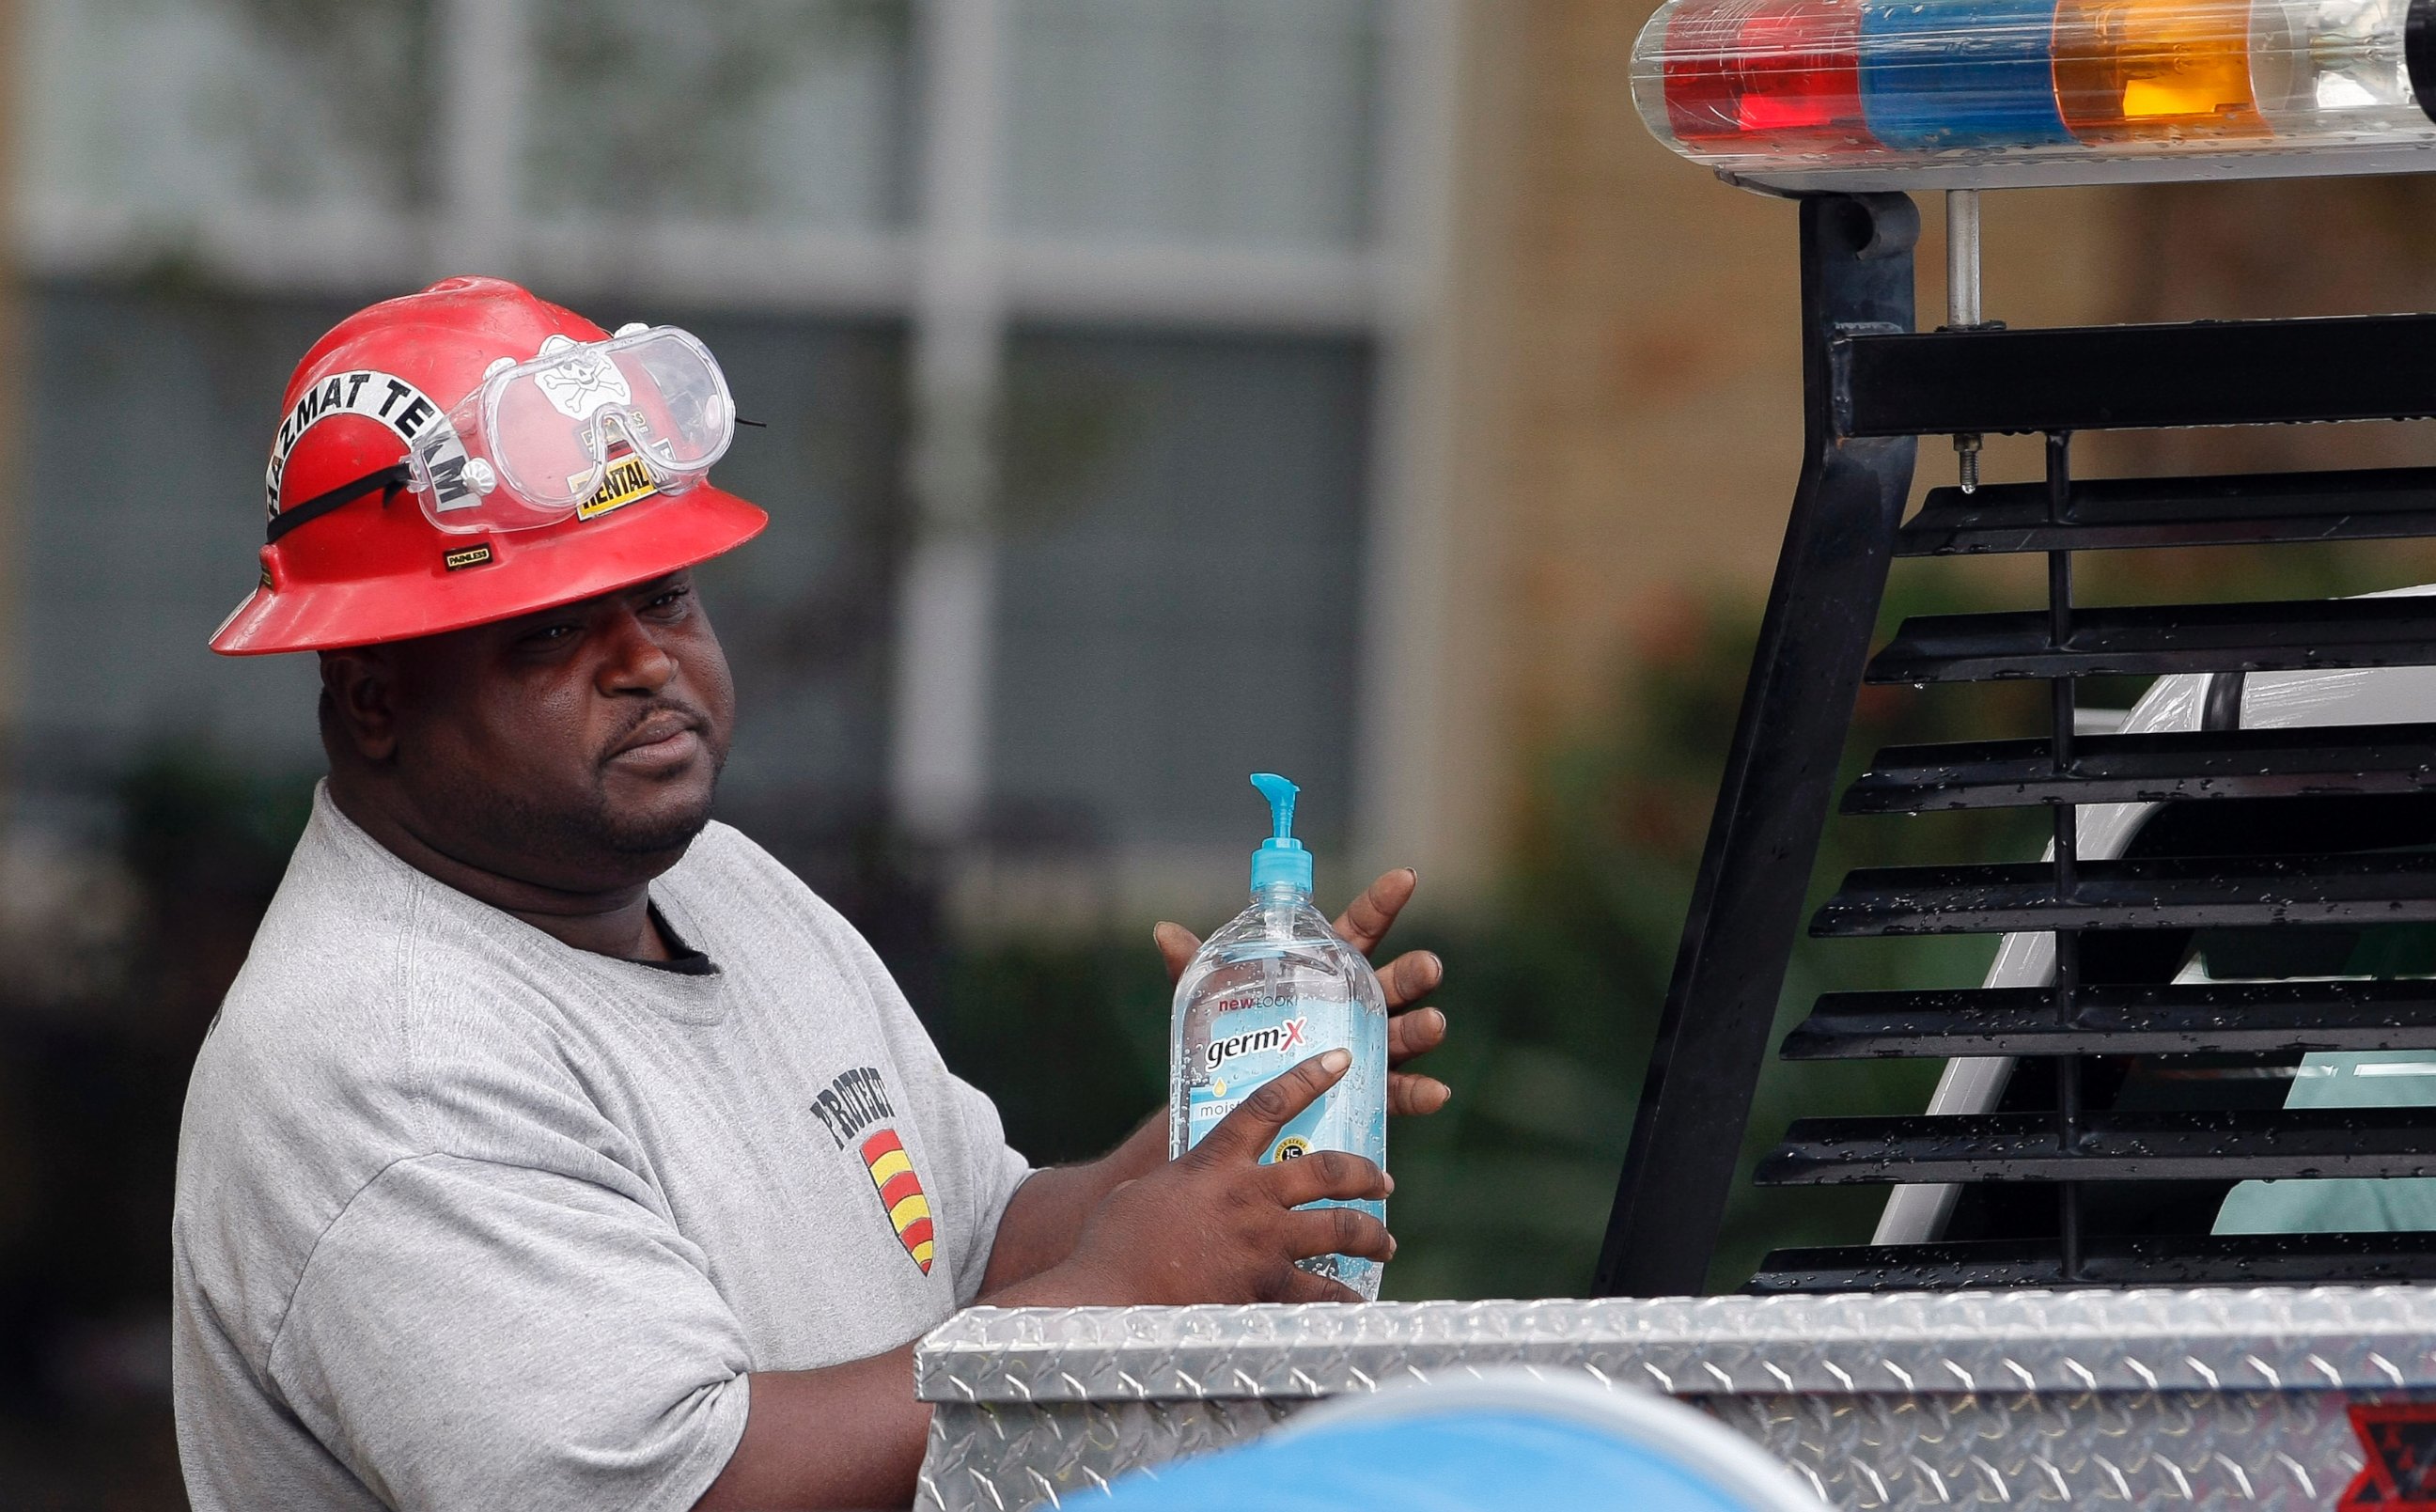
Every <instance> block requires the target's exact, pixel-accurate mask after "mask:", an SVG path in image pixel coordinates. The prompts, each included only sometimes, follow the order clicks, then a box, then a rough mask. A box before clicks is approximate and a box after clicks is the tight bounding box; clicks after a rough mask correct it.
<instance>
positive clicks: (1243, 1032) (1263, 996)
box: [1167, 773, 1387, 1300]
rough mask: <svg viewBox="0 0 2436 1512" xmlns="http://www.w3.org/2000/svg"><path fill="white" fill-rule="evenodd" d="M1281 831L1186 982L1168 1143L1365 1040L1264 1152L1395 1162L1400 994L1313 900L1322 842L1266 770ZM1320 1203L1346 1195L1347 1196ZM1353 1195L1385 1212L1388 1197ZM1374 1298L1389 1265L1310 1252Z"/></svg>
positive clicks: (1180, 994) (1267, 791)
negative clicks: (1315, 843) (1313, 841)
mask: <svg viewBox="0 0 2436 1512" xmlns="http://www.w3.org/2000/svg"><path fill="white" fill-rule="evenodd" d="M1252 786H1253V787H1255V788H1258V789H1259V790H1260V791H1261V796H1262V797H1264V798H1266V799H1268V801H1269V810H1270V814H1271V817H1272V820H1273V825H1272V833H1271V835H1270V838H1269V839H1268V840H1267V841H1266V842H1264V843H1262V844H1261V848H1260V849H1259V850H1256V851H1254V852H1253V853H1252V902H1251V906H1250V907H1248V908H1246V909H1245V910H1244V912H1241V913H1238V914H1236V915H1235V918H1234V920H1233V922H1232V923H1229V924H1228V925H1227V927H1226V928H1225V929H1223V930H1219V931H1218V932H1217V933H1215V934H1212V935H1211V936H1210V937H1209V939H1208V940H1207V941H1205V942H1203V944H1202V947H1201V949H1200V952H1199V953H1198V954H1196V955H1195V956H1193V958H1192V965H1188V966H1186V967H1185V968H1184V976H1183V977H1182V979H1181V980H1179V981H1178V982H1176V984H1175V1022H1174V1034H1173V1037H1172V1039H1171V1040H1170V1051H1171V1053H1170V1058H1169V1066H1170V1070H1171V1074H1170V1079H1169V1084H1168V1138H1167V1144H1168V1154H1169V1155H1170V1156H1179V1155H1182V1154H1183V1153H1184V1152H1185V1151H1187V1150H1189V1149H1191V1148H1192V1147H1193V1146H1194V1145H1196V1144H1198V1143H1200V1142H1201V1140H1202V1138H1203V1137H1205V1136H1206V1135H1208V1134H1209V1131H1210V1130H1211V1129H1214V1128H1216V1127H1217V1126H1218V1121H1219V1120H1221V1119H1223V1118H1225V1117H1226V1116H1227V1114H1228V1113H1230V1112H1232V1111H1234V1109H1235V1106H1236V1104H1240V1103H1242V1102H1243V1101H1244V1098H1245V1097H1247V1096H1249V1095H1250V1094H1251V1092H1252V1091H1253V1089H1254V1088H1256V1087H1258V1086H1260V1085H1261V1083H1263V1082H1265V1081H1267V1080H1269V1078H1271V1077H1273V1076H1276V1075H1277V1074H1278V1073H1279V1072H1280V1071H1283V1070H1285V1069H1288V1068H1290V1067H1292V1066H1294V1065H1296V1064H1297V1063H1298V1062H1301V1061H1304V1060H1307V1059H1309V1058H1310V1057H1312V1056H1314V1055H1317V1054H1320V1053H1322V1052H1324V1051H1331V1050H1337V1049H1344V1050H1348V1051H1352V1052H1353V1064H1352V1066H1351V1067H1349V1068H1348V1069H1347V1070H1346V1073H1345V1077H1344V1079H1343V1080H1342V1081H1340V1082H1338V1083H1337V1084H1336V1085H1335V1086H1332V1087H1331V1088H1329V1090H1328V1092H1327V1094H1326V1095H1325V1096H1323V1097H1322V1098H1320V1100H1319V1101H1318V1102H1316V1103H1314V1104H1312V1105H1311V1106H1310V1107H1309V1108H1306V1109H1305V1110H1303V1112H1302V1113H1301V1114H1299V1115H1298V1116H1297V1117H1296V1119H1295V1120H1294V1121H1292V1122H1291V1123H1289V1124H1287V1125H1286V1126H1285V1127H1284V1128H1283V1129H1281V1130H1279V1133H1278V1136H1277V1138H1276V1140H1275V1142H1274V1143H1272V1144H1271V1145H1270V1147H1269V1149H1268V1152H1267V1153H1266V1154H1265V1155H1264V1156H1262V1157H1261V1158H1262V1160H1263V1161H1274V1160H1292V1159H1295V1158H1296V1157H1297V1156H1304V1155H1308V1154H1310V1153H1311V1152H1312V1151H1314V1150H1344V1151H1348V1152H1349V1153H1351V1154H1353V1155H1358V1156H1366V1157H1367V1158H1368V1159H1371V1160H1373V1161H1376V1162H1378V1164H1379V1165H1380V1166H1381V1167H1382V1168H1384V1167H1385V1165H1386V1163H1387V999H1386V995H1385V993H1383V992H1382V991H1381V990H1380V987H1379V978H1378V975H1377V974H1376V973H1374V972H1373V971H1372V970H1371V969H1370V963H1369V962H1367V961H1366V960H1364V959H1363V958H1362V952H1361V951H1359V950H1356V949H1354V948H1353V947H1351V946H1349V945H1348V944H1346V943H1345V942H1344V941H1343V940H1340V939H1338V938H1337V936H1336V931H1335V930H1331V929H1330V928H1329V925H1328V919H1327V917H1326V916H1325V915H1324V914H1322V913H1321V912H1319V910H1318V909H1316V908H1314V906H1313V905H1312V901H1311V878H1312V871H1311V852H1309V851H1307V850H1305V849H1303V847H1302V843H1301V842H1300V841H1297V840H1296V839H1295V838H1294V809H1295V795H1296V792H1297V791H1299V790H1298V789H1296V787H1295V785H1294V784H1293V783H1291V782H1288V781H1287V780H1286V779H1285V778H1283V777H1280V776H1276V775H1274V774H1271V773H1261V774H1259V775H1257V776H1255V777H1253V778H1252ZM1319 1206H1324V1207H1341V1206H1346V1205H1344V1204H1339V1203H1325V1204H1320V1205H1319ZM1350 1206H1353V1207H1356V1208H1362V1209H1363V1210H1364V1211H1366V1212H1369V1213H1371V1214H1374V1215H1376V1216H1377V1217H1379V1218H1381V1219H1384V1218H1385V1217H1386V1205H1385V1204H1384V1203H1376V1202H1362V1203H1354V1204H1351V1205H1350ZM1302 1265H1303V1268H1304V1269H1306V1270H1308V1271H1311V1272H1313V1273H1314V1274H1316V1275H1320V1276H1326V1277H1330V1278H1331V1279H1334V1280H1338V1281H1342V1282H1344V1283H1345V1284H1346V1285H1347V1286H1349V1287H1351V1288H1352V1289H1353V1290H1354V1291H1356V1292H1359V1293H1360V1294H1361V1295H1362V1296H1363V1298H1364V1299H1365V1300H1374V1299H1376V1298H1377V1296H1378V1295H1379V1264H1378V1262H1377V1261H1376V1260H1357V1259H1355V1258H1353V1257H1351V1256H1347V1255H1326V1256H1321V1257H1319V1258H1317V1259H1314V1260H1304V1261H1303V1262H1302Z"/></svg>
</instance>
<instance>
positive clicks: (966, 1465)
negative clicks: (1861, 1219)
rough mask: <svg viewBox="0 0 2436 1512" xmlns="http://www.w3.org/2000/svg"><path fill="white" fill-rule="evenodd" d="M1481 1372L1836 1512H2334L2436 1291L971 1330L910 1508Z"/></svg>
mask: <svg viewBox="0 0 2436 1512" xmlns="http://www.w3.org/2000/svg"><path fill="white" fill-rule="evenodd" d="M1489 1366H1522V1367H1525V1368H1528V1369H1530V1370H1533V1371H1536V1372H1540V1373H1545V1374H1549V1375H1568V1376H1573V1377H1576V1378H1578V1379H1582V1380H1587V1381H1591V1382H1596V1383H1598V1384H1600V1385H1604V1386H1607V1387H1609V1388H1610V1389H1614V1390H1652V1391H1660V1392H1664V1393H1666V1394H1668V1395H1671V1396H1675V1397H1679V1398H1682V1399H1686V1400H1689V1401H1692V1402H1694V1403H1696V1404H1697V1405H1699V1406H1701V1407H1703V1408H1705V1409H1706V1410H1707V1411H1709V1412H1710V1413H1712V1414H1714V1416H1716V1417H1718V1418H1719V1419H1720V1420H1722V1421H1724V1422H1725V1423H1727V1424H1728V1425H1730V1426H1731V1427H1733V1428H1735V1429H1737V1430H1740V1431H1741V1432H1743V1433H1745V1434H1749V1435H1750V1436H1751V1437H1752V1438H1753V1439H1755V1440H1757V1441H1758V1442H1759V1443H1760V1444H1762V1445H1763V1446H1765V1447H1766V1448H1767V1449H1768V1450H1769V1451H1772V1452H1774V1453H1775V1454H1777V1455H1778V1456H1779V1457H1780V1458H1782V1459H1783V1460H1784V1461H1785V1463H1787V1464H1788V1465H1790V1466H1792V1467H1793V1468H1794V1469H1795V1470H1796V1471H1797V1472H1799V1473H1800V1474H1801V1476H1802V1477H1803V1478H1805V1479H1806V1480H1808V1481H1809V1482H1810V1483H1811V1485H1812V1486H1815V1487H1816V1488H1817V1489H1818V1492H1819V1493H1820V1494H1821V1495H1822V1496H1823V1497H1825V1498H1826V1500H1827V1501H1828V1502H1829V1503H1833V1504H1835V1505H1837V1506H1844V1507H1855V1508H1879V1507H1928V1506H1949V1505H1957V1504H1975V1505H2010V1504H2016V1503H2042V1504H2051V1505H2064V1504H2073V1505H2078V1504H2083V1503H2089V1504H2105V1505H2117V1506H2160V1507H2164V1506H2172V1507H2189V1506H2198V1507H2235V1506H2239V1507H2257V1506H2263V1507H2276V1508H2296V1509H2297V1508H2304V1507H2309V1508H2329V1509H2330V1508H2334V1507H2335V1506H2336V1505H2337V1503H2338V1502H2339V1501H2342V1500H2345V1498H2346V1492H2347V1490H2349V1489H2350V1488H2351V1487H2352V1486H2353V1483H2354V1482H2355V1481H2356V1480H2358V1479H2359V1478H2360V1477H2361V1472H2362V1470H2363V1469H2367V1468H2368V1458H2367V1455H2368V1451H2367V1449H2366V1448H2365V1447H2364V1445H2363V1442H2362V1438H2361V1434H2360V1433H2359V1432H2358V1431H2356V1430H2355V1428H2354V1427H2353V1421H2352V1417H2353V1409H2355V1408H2356V1407H2358V1408H2366V1409H2371V1410H2374V1409H2376V1408H2386V1409H2393V1408H2406V1409H2407V1408H2409V1407H2410V1406H2413V1405H2415V1404H2421V1403H2436V1288H2422V1287H2328V1288H2310V1289H2298V1288H2293V1289H2261V1290H2250V1291H2236V1290H2230V1289H2210V1290H2203V1291H2149V1292H2096V1291H2075V1292H2001V1293H1941V1294H1920V1295H1842V1296H1836V1295H1827V1296H1818V1295H1805V1296H1772V1297H1709V1298H1700V1299H1689V1300H1686V1299H1665V1300H1631V1299H1617V1300H1609V1301H1595V1302H1583V1301H1547V1302H1461V1303H1457V1302H1423V1303H1401V1304H1399V1303H1382V1304H1377V1305H1373V1306H1367V1307H1244V1308H1217V1307H1212V1308H1090V1309H1076V1310H1070V1311H1055V1310H1000V1309H990V1308H981V1309H975V1310H974V1311H972V1312H966V1313H962V1314H960V1315H958V1316H957V1317H955V1318H952V1319H950V1320H948V1322H947V1323H945V1324H943V1325H941V1326H940V1327H939V1328H938V1329H936V1330H933V1331H932V1332H931V1334H930V1335H929V1336H928V1337H927V1338H925V1339H924V1340H923V1341H922V1344H921V1346H920V1348H919V1349H918V1351H917V1353H916V1358H915V1375H916V1382H917V1385H916V1390H917V1392H918V1394H919V1395H920V1396H921V1398H922V1399H924V1400H926V1401H930V1402H932V1403H934V1404H935V1410H934V1413H933V1416H932V1419H931V1442H930V1450H929V1452H928V1454H927V1455H926V1457H925V1459H924V1462H923V1469H922V1480H921V1491H920V1501H919V1503H918V1504H919V1505H920V1506H922V1507H923V1508H925V1509H936V1512H962V1509H966V1508H982V1509H986V1512H1012V1509H1015V1508H1020V1507H1034V1506H1042V1507H1061V1506H1063V1505H1065V1504H1066V1503H1069V1502H1072V1501H1075V1500H1077V1499H1080V1500H1081V1501H1083V1502H1084V1503H1086V1504H1088V1503H1089V1502H1090V1501H1092V1500H1095V1499H1096V1498H1097V1497H1098V1496H1099V1494H1100V1493H1101V1492H1102V1490H1103V1489H1104V1488H1105V1486H1106V1485H1107V1484H1108V1482H1109V1481H1110V1480H1112V1479H1113V1478H1115V1477H1116V1476H1118V1475H1121V1474H1122V1473H1124V1472H1125V1471H1127V1470H1132V1469H1141V1468H1145V1467H1153V1466H1156V1465H1157V1464H1159V1463H1160V1462H1161V1461H1164V1460H1169V1459H1173V1458H1175V1457H1177V1456H1179V1455H1184V1454H1192V1453H1196V1452H1199V1451H1205V1450H1210V1449H1218V1448H1223V1447H1226V1446H1227V1445H1230V1444H1235V1443H1239V1442H1241V1441H1243V1440H1244V1439H1247V1438H1249V1437H1252V1436H1253V1435H1255V1434H1259V1433H1261V1432H1262V1431H1263V1430H1265V1429H1267V1428H1268V1427H1270V1426H1271V1425H1273V1424H1275V1423H1278V1422H1279V1421H1281V1420H1283V1419H1284V1418H1285V1417H1286V1416H1290V1415H1291V1414H1293V1413H1294V1412H1296V1411H1297V1410H1299V1409H1300V1408H1302V1407H1304V1406H1307V1405H1309V1404H1310V1403H1312V1402H1314V1401H1317V1400H1321V1399H1326V1398H1329V1397H1334V1396H1338V1395H1343V1394H1348V1393H1360V1392H1371V1391H1377V1390H1380V1389H1381V1388H1383V1387H1384V1386H1386V1385H1389V1384H1392V1383H1395V1382H1412V1381H1422V1382H1426V1381H1433V1380H1437V1379H1440V1378H1442V1377H1446V1376H1451V1375H1453V1376H1459V1375H1461V1374H1463V1373H1465V1372H1467V1371H1474V1370H1479V1369H1483V1368H1487V1367H1489ZM2398 1416H2410V1414H2408V1413H2407V1412H2406V1413H2404V1414H2400V1415H2398ZM2406 1494H2407V1493H2406Z"/></svg>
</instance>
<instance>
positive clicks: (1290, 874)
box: [1252, 772, 1312, 893]
mask: <svg viewBox="0 0 2436 1512" xmlns="http://www.w3.org/2000/svg"><path fill="white" fill-rule="evenodd" d="M1252 786H1253V787H1255V788H1258V789H1259V790H1260V791H1261V797H1263V798H1266V799H1267V800H1268V801H1269V829H1270V834H1269V838H1268V839H1267V840H1264V841H1262V842H1261V848H1260V849H1258V850H1256V851H1254V852H1252V891H1253V892H1255V893H1257V892H1259V891H1260V890H1261V888H1264V887H1268V886H1271V885H1273V884H1276V883H1279V882H1289V883H1292V884H1293V885H1294V886H1296V887H1297V888H1299V889H1301V890H1302V891H1303V892H1306V893H1308V892H1310V891H1311V878H1312V869H1311V852H1309V851H1307V850H1305V849H1303V848H1302V842H1301V841H1298V840H1296V839H1295V838H1294V811H1295V798H1296V795H1297V794H1299V793H1300V792H1301V791H1302V790H1301V789H1299V788H1297V787H1296V786H1295V785H1294V784H1293V783H1291V782H1288V781H1287V780H1286V779H1285V778H1283V777H1280V776H1279V775H1278V774H1277V773H1274V772H1256V773H1253V774H1252Z"/></svg>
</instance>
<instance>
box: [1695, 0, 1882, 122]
mask: <svg viewBox="0 0 2436 1512" xmlns="http://www.w3.org/2000/svg"><path fill="white" fill-rule="evenodd" d="M1860 49H1861V9H1860V6H1859V4H1858V3H1857V0H1824V3H1821V0H1725V3H1724V4H1720V5H1709V6H1703V5H1687V6H1685V7H1684V8H1683V9H1680V10H1678V11H1677V12H1676V13H1675V15H1674V16H1673V18H1672V19H1671V20H1669V22H1668V23H1667V27H1666V61H1665V95H1666V120H1667V125H1668V126H1670V127H1671V128H1673V130H1674V132H1675V134H1676V136H1677V137H1678V138H1679V139H1680V140H1682V141H1686V142H1697V141H1715V140H1719V139H1722V138H1737V139H1743V140H1746V141H1748V140H1749V139H1751V138H1754V137H1757V138H1761V139H1764V140H1768V141H1772V142H1773V143H1775V144H1778V145H1782V146H1783V147H1786V148H1810V149H1813V150H1816V149H1817V148H1821V147H1830V146H1834V145H1837V144H1838V143H1843V144H1849V145H1852V146H1856V147H1857V146H1865V145H1867V144H1868V142H1869V140H1870V138H1869V133H1868V131H1867V130H1866V129H1865V128H1864V127H1863V126H1862V124H1861V78H1860ZM1754 145H1757V144H1754Z"/></svg>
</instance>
